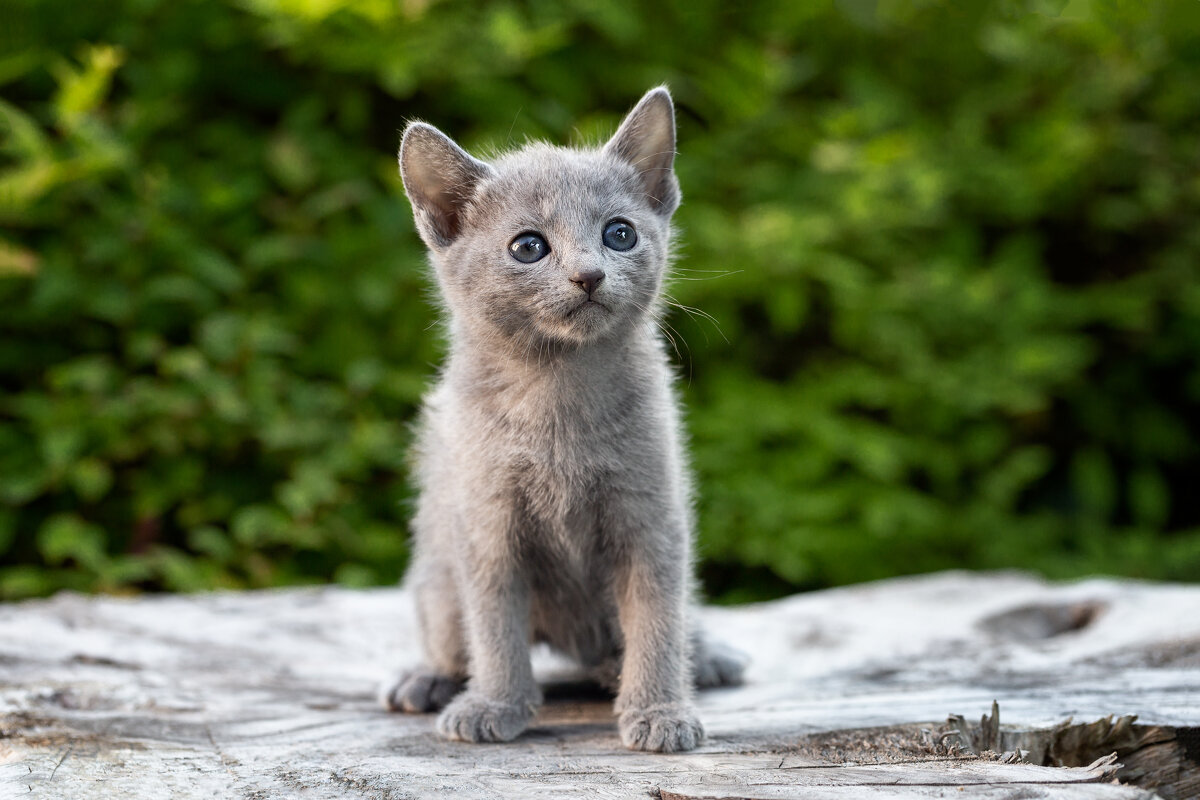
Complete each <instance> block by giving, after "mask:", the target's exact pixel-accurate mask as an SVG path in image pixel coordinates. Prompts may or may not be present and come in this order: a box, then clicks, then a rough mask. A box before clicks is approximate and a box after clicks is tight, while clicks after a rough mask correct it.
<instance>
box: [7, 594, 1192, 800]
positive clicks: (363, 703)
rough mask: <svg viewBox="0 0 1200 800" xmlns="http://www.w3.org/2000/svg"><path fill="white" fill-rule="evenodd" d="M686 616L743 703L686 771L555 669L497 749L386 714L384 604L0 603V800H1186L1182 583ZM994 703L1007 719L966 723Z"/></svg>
mask: <svg viewBox="0 0 1200 800" xmlns="http://www.w3.org/2000/svg"><path fill="white" fill-rule="evenodd" d="M704 613H705V618H706V619H705V621H706V623H707V625H708V627H709V629H710V630H712V631H713V633H714V634H715V635H716V636H717V637H718V638H721V639H723V640H725V641H727V642H728V643H729V644H732V645H734V646H737V647H739V648H741V649H743V650H746V651H747V652H750V653H751V654H752V656H753V659H754V660H753V663H752V665H751V667H750V669H749V671H748V674H747V678H748V682H747V685H746V686H744V687H741V688H737V689H726V690H718V691H713V692H707V693H704V694H702V695H701V700H700V713H701V716H702V718H703V720H704V722H705V724H706V726H707V728H708V731H709V739H708V741H707V742H706V743H705V745H704V746H703V747H702V748H701V749H700V750H698V751H696V752H694V753H690V754H684V755H676V756H660V755H650V754H643V753H632V752H629V751H626V750H624V749H622V748H621V747H620V744H619V742H618V740H617V736H616V730H615V725H614V720H613V717H612V713H611V704H610V703H609V702H608V701H607V699H605V698H603V697H602V696H600V695H598V693H597V692H595V691H594V690H584V689H582V688H581V687H580V686H579V685H578V684H577V683H573V677H572V676H571V674H570V673H569V671H568V670H566V669H565V668H564V665H563V664H562V663H561V662H558V661H556V660H555V659H554V658H553V657H552V656H550V655H549V654H546V653H538V654H537V657H536V659H535V663H536V665H537V670H538V673H539V675H540V676H541V677H542V679H543V681H544V682H546V684H547V695H548V701H547V704H546V706H545V707H544V708H543V709H542V711H541V713H540V714H539V717H538V720H537V723H536V725H535V726H534V727H533V728H532V729H531V730H530V731H529V732H528V733H526V734H525V735H523V736H522V737H521V738H519V739H518V740H517V741H515V742H513V743H510V744H507V745H468V744H461V743H451V742H444V741H441V740H439V739H437V738H436V737H435V736H434V735H433V732H432V731H433V724H432V723H433V719H432V717H430V716H408V715H402V714H388V713H385V712H384V711H383V710H382V709H380V708H379V707H378V706H377V705H376V703H375V700H374V694H375V689H376V686H377V684H378V683H379V682H380V681H381V680H382V679H383V678H384V677H385V675H386V674H387V673H388V672H390V668H396V667H400V666H402V665H403V664H406V663H411V662H412V661H414V660H415V659H416V657H417V654H416V648H415V646H414V639H413V623H412V610H411V606H410V599H409V596H408V594H407V593H406V592H405V591H403V590H401V589H385V590H371V591H351V590H346V589H339V588H332V587H326V588H315V589H296V590H286V591H269V592H248V593H240V594H239V593H232V594H209V595H196V596H159V597H139V598H131V599H130V598H112V597H99V598H88V597H81V596H78V595H69V594H65V595H60V596H57V597H55V598H52V599H50V600H46V601H36V602H29V603H21V604H15V605H8V606H3V607H0V713H2V716H0V797H43V798H64V799H65V798H71V800H88V799H89V798H110V797H122V798H134V799H136V798H164V797H173V798H199V797H205V798H211V797H220V798H274V797H306V798H360V797H361V798H409V797H430V796H442V795H444V796H454V797H463V798H492V797H531V798H533V797H546V798H550V797H554V798H558V797H585V796H586V797H639V796H641V797H649V796H658V797H662V798H667V800H672V799H673V798H706V799H707V798H721V797H730V798H752V799H754V800H767V799H768V798H770V799H773V798H794V797H805V798H851V797H853V798H860V797H876V796H878V797H884V796H888V797H913V798H925V797H936V796H947V795H949V796H954V797H986V798H1016V797H1061V798H1143V797H1152V796H1154V793H1157V794H1158V795H1159V796H1161V797H1164V798H1184V797H1195V796H1197V795H1200V780H1198V777H1197V776H1198V775H1200V771H1198V765H1197V762H1198V761H1200V746H1197V738H1196V733H1197V730H1200V587H1190V586H1175V585H1161V584H1145V583H1137V582H1130V581H1112V580H1093V581H1085V582H1081V583H1076V584H1069V585H1053V584H1047V583H1045V582H1043V581H1041V580H1038V579H1036V578H1033V577H1030V576H1028V575H1022V574H1009V573H1002V574H967V573H946V574H940V575H933V576H925V577H919V578H911V579H901V580H893V581H884V582H880V583H876V584H868V585H863V586H856V587H850V588H845V589H837V590H831V591H826V592H818V593H813V594H808V595H801V596H796V597H792V598H788V599H786V600H781V601H777V602H774V603H765V604H761V605H755V606H747V607H742V608H710V609H706V610H705V612H704ZM993 700H998V701H999V708H1000V709H1002V710H1003V714H1004V720H1005V724H1003V725H1001V724H1000V720H999V718H998V714H996V713H995V711H992V712H991V713H988V714H987V715H985V716H984V717H982V718H980V723H979V724H975V723H969V722H967V719H974V718H976V717H978V715H980V714H982V713H983V712H987V711H988V710H989V709H992V702H993ZM947 714H952V715H958V716H952V717H951V718H950V719H949V720H948V721H947V722H939V721H940V720H945V719H946V717H947ZM1134 716H1136V720H1135V719H1134V718H1133V717H1134ZM1113 753H1115V754H1116V756H1112V755H1111V754H1113ZM1022 755H1024V757H1025V758H1026V759H1028V760H1031V761H1033V762H1035V763H1026V762H1025V761H1022V760H1021V759H1022ZM1047 765H1052V766H1047ZM1122 765H1123V766H1122ZM1114 779H1119V780H1121V781H1122V783H1114V782H1113V781H1114ZM959 789H961V790H962V791H959Z"/></svg>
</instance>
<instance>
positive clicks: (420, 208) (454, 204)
mask: <svg viewBox="0 0 1200 800" xmlns="http://www.w3.org/2000/svg"><path fill="white" fill-rule="evenodd" d="M493 175H495V171H494V170H493V169H492V168H491V167H490V166H488V165H487V164H485V163H483V162H482V161H480V160H479V159H476V158H472V157H471V156H470V155H468V154H467V152H466V151H465V150H463V149H462V148H461V147H459V146H458V145H457V144H455V143H454V141H453V140H452V139H451V138H450V137H449V136H447V135H446V134H444V133H442V132H441V131H439V130H438V129H437V128H435V127H433V126H432V125H427V124H425V123H424V122H412V123H409V126H408V127H407V128H406V129H405V131H404V138H403V139H402V140H401V142H400V178H401V179H402V180H403V181H404V191H405V192H407V193H408V199H409V202H411V203H412V207H413V216H414V217H415V218H416V220H417V230H418V232H419V233H420V234H421V238H422V239H423V240H424V241H425V244H427V245H429V246H430V247H431V248H433V249H441V248H443V247H447V246H448V245H449V244H450V243H451V242H453V241H454V240H455V239H457V238H458V236H459V234H460V233H462V228H463V216H464V214H465V213H466V208H467V204H468V203H469V202H470V200H471V198H472V197H473V196H474V194H475V189H476V187H477V186H478V185H479V182H480V181H481V180H483V179H485V178H489V177H492V176H493Z"/></svg>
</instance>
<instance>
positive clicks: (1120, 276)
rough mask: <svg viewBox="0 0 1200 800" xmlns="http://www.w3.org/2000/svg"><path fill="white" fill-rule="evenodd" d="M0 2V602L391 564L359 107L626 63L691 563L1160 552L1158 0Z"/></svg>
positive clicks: (1180, 427)
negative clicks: (674, 306) (672, 116)
mask: <svg viewBox="0 0 1200 800" xmlns="http://www.w3.org/2000/svg"><path fill="white" fill-rule="evenodd" d="M9 6H11V7H12V8H11V10H6V23H5V26H4V27H5V28H6V30H5V32H4V33H0V37H4V38H0V93H2V96H3V100H0V392H2V395H0V555H2V556H3V566H2V567H0V596H5V597H20V596H26V595H34V594H40V593H45V592H49V591H52V590H54V589H57V588H62V587H70V588H77V589H82V590H105V591H119V590H125V589H129V588H167V589H181V590H190V589H200V588H208V587H214V586H230V587H237V586H266V585H279V584H288V583H296V582H306V581H318V580H329V579H334V580H339V581H343V582H346V583H351V584H371V583H378V582H390V581H393V580H395V579H396V578H397V577H398V576H399V574H400V572H401V570H402V568H403V564H404V561H405V556H406V544H405V533H404V530H405V520H406V517H407V514H408V508H407V505H406V502H405V501H406V498H407V496H408V489H407V488H406V484H405V480H404V472H405V469H404V453H405V449H406V445H407V443H408V440H409V435H408V431H407V427H406V425H407V422H408V420H410V419H411V418H412V414H413V412H414V409H415V407H416V403H417V402H418V399H419V397H420V394H421V392H422V390H423V387H424V386H425V385H426V383H427V381H428V378H429V376H430V375H431V374H432V371H433V366H432V365H433V364H435V363H436V362H437V361H438V359H439V356H440V351H441V347H442V345H441V343H440V342H439V340H438V335H437V332H436V330H434V329H431V325H432V323H433V321H434V319H435V316H436V313H435V309H434V308H433V307H432V306H431V304H430V303H429V282H428V280H427V277H426V276H425V268H424V256H423V252H422V250H421V247H420V244H419V242H418V240H417V238H416V235H415V233H414V232H413V229H412V224H411V217H410V214H409V210H408V208H407V203H406V202H405V200H404V198H403V196H402V192H401V188H400V185H399V181H398V179H397V178H396V176H395V162H394V151H395V147H396V144H397V139H398V136H397V134H398V131H399V130H400V129H401V128H402V127H403V125H404V122H405V120H406V119H409V118H412V117H421V118H425V119H429V120H431V121H433V122H435V123H436V124H438V125H439V126H441V127H443V128H444V129H446V130H447V131H449V132H451V133H452V134H454V135H455V136H456V137H457V138H459V139H460V141H463V142H464V143H465V144H466V145H468V146H469V147H474V148H476V149H484V150H486V149H487V148H494V147H504V146H506V145H507V144H509V143H510V142H519V141H522V140H523V139H525V138H526V137H541V138H549V139H551V140H554V141H558V142H568V141H588V142H595V141H598V140H599V139H600V137H602V136H603V135H605V134H606V133H608V132H610V131H611V130H612V129H613V126H614V125H615V123H616V122H617V121H618V119H619V117H620V114H621V113H622V112H623V111H624V110H625V109H626V108H627V107H628V106H629V105H630V104H631V103H632V102H633V101H634V100H636V99H637V97H638V96H640V94H641V93H642V92H643V91H644V90H645V89H646V88H647V87H649V86H651V85H654V84H656V83H659V82H664V81H665V82H667V83H669V84H670V85H671V88H672V90H673V92H674V93H675V96H676V99H677V101H678V103H679V107H680V121H679V123H680V150H681V155H680V158H679V160H678V169H679V173H680V179H681V182H682V185H683V189H684V196H685V202H684V204H683V207H682V209H681V211H680V213H679V215H678V217H677V221H678V225H679V229H680V233H681V240H682V247H681V258H680V260H679V263H678V271H677V274H676V280H675V282H674V283H673V287H672V289H671V291H672V295H673V297H674V299H675V300H676V301H677V302H678V303H679V305H680V306H684V307H693V308H699V309H703V310H704V312H706V313H707V314H710V315H711V316H712V317H713V318H715V320H716V321H717V324H716V325H714V324H712V323H710V321H709V320H707V319H704V318H703V317H702V316H700V315H699V314H695V315H689V314H688V313H687V309H686V308H685V309H683V310H681V311H678V312H676V313H675V314H673V316H672V317H671V318H670V319H669V322H670V324H671V325H672V326H673V328H674V329H676V332H677V333H676V339H677V340H680V341H679V342H678V347H679V350H680V361H681V373H682V374H683V375H684V378H685V385H686V387H685V390H684V399H685V401H686V403H687V406H688V416H689V425H690V429H691V432H692V439H693V447H692V450H693V456H694V462H695V467H696V471H697V477H698V483H699V492H698V497H699V500H698V505H699V512H700V513H699V518H700V534H701V555H702V557H703V559H704V565H703V574H704V576H705V578H706V580H707V582H708V584H709V587H710V589H711V590H712V591H713V592H714V593H716V594H718V595H720V596H721V597H723V598H726V599H738V598H749V597H759V596H765V595H769V594H772V593H778V592H781V591H786V590H788V589H790V588H795V587H817V586H826V585H831V584H837V583H844V582H850V581H858V580H864V579H870V578H876V577H881V576H885V575H890V574H896V573H907V572H916V571H922V570H931V569H940V568H946V567H959V566H961V567H972V568H992V567H1005V566H1023V567H1032V568H1036V569H1040V570H1043V571H1045V572H1047V573H1049V574H1052V575H1057V576H1071V575H1079V574H1085V573H1090V572H1097V571H1102V572H1113V573H1121V574H1128V575H1138V576H1145V577H1155V578H1170V579H1182V580H1196V579H1198V578H1200V504H1198V503H1197V500H1196V498H1195V487H1196V485H1197V477H1198V474H1200V470H1198V469H1197V467H1198V465H1200V452H1198V448H1197V441H1200V437H1198V434H1200V430H1198V429H1200V377H1198V376H1200V363H1198V362H1200V225H1198V224H1197V223H1196V220H1197V219H1198V213H1197V212H1200V179H1198V178H1197V176H1198V175H1200V126H1198V124H1197V119H1200V117H1198V115H1197V112H1198V111H1200V6H1197V4H1195V3H1190V2H1183V1H1182V0H1176V1H1174V2H1172V1H1171V0H1161V2H1147V3H1133V2H1123V1H1120V0H1092V2H1084V1H1083V0H1071V2H1067V1H1066V0H1002V1H997V2H991V3H939V2H933V1H932V0H837V1H836V2H834V1H833V0H826V1H825V2H804V3H796V2H784V1H783V0H779V1H778V2H762V3H755V4H752V5H745V6H742V5H739V4H729V3H717V2H715V1H713V0H689V2H686V3H684V2H681V1H679V0H660V2H656V3H652V4H646V3H637V4H635V3H627V2H617V1H616V0H613V1H612V2H606V3H595V2H575V1H574V0H570V1H569V2H549V0H526V2H517V1H516V0H512V1H511V2H503V1H502V0H497V1H496V2H486V3H485V2H469V3H458V4H451V3H428V2H425V1H424V0H411V1H409V0H405V2H399V3H397V2H394V0H362V1H361V2H351V1H350V0H242V1H241V2H211V1H209V2H200V0H171V1H170V2H168V1H167V0H118V2H115V3H108V4H79V3H67V2H64V0H16V2H10V3H9ZM718 326H719V330H718Z"/></svg>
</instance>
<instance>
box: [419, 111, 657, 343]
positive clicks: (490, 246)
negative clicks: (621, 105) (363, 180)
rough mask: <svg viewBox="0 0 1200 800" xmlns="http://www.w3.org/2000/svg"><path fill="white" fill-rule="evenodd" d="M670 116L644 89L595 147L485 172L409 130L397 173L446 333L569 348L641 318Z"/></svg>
mask: <svg viewBox="0 0 1200 800" xmlns="http://www.w3.org/2000/svg"><path fill="white" fill-rule="evenodd" d="M674 156H675V114H674V110H673V107H672V104H671V96H670V94H668V92H667V90H666V89H665V88H657V89H653V90H651V91H650V92H648V93H647V94H646V96H645V97H643V98H642V99H641V101H640V102H639V103H638V104H637V106H636V107H635V108H634V109H633V111H631V112H630V113H629V115H628V116H627V117H626V118H625V121H624V122H622V123H621V127H620V128H619V129H618V130H617V132H616V134H614V136H613V137H612V139H610V140H609V141H608V143H607V144H605V145H604V146H603V147H602V148H600V149H597V150H577V149H570V148H562V147H552V146H550V145H545V144H533V145H529V146H526V147H524V148H522V149H520V150H518V151H516V152H513V153H509V154H507V155H504V156H501V157H499V158H497V159H496V160H495V161H493V162H492V163H485V162H483V161H479V160H478V159H475V158H472V157H471V156H470V155H468V154H467V153H466V152H464V151H463V150H462V149H461V148H460V147H459V146H458V145H456V144H455V143H454V142H453V141H452V140H451V139H449V138H448V137H447V136H446V135H445V134H443V133H442V132H441V131H439V130H437V129H436V128H434V127H432V126H430V125H426V124H425V123H422V122H414V123H412V124H410V125H409V126H408V129H407V130H405V132H404V140H403V142H402V144H401V146H400V174H401V177H402V178H403V180H404V188H405V190H406V191H407V192H408V197H409V200H410V201H411V202H412V206H413V213H414V216H415V217H416V221H417V229H418V231H419V232H420V234H421V238H422V239H423V240H424V241H425V244H427V245H428V246H429V250H430V252H431V254H432V257H433V261H434V264H435V266H436V269H437V277H438V283H439V284H440V286H441V289H442V293H443V295H444V297H445V299H446V303H447V305H448V306H449V308H450V311H451V313H452V314H453V315H454V317H455V319H456V321H457V322H458V323H460V324H465V325H469V326H470V327H472V328H473V329H477V330H478V329H480V328H482V330H483V332H484V333H485V334H486V335H487V336H488V338H489V339H491V340H492V341H495V338H494V337H495V336H496V335H499V336H502V337H504V338H505V339H507V340H509V341H510V342H512V343H513V344H514V345H516V346H518V347H523V348H528V347H530V346H532V345H535V344H536V345H540V344H542V343H544V342H552V343H557V344H567V345H578V344H584V343H587V342H592V341H597V340H599V339H602V338H605V337H606V336H607V335H609V334H614V333H619V332H621V331H622V330H623V329H626V328H628V327H629V326H630V325H632V324H634V323H636V322H637V321H638V320H640V319H642V318H643V317H645V316H646V315H647V314H650V313H653V307H654V305H655V304H656V302H657V296H658V291H659V287H660V284H661V283H662V278H663V272H664V270H665V269H666V264H667V251H668V245H669V238H670V218H671V214H672V213H674V211H675V208H676V207H677V206H678V205H679V183H678V181H676V179H675V173H674V172H673V170H672V164H673V163H674Z"/></svg>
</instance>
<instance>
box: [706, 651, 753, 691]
mask: <svg viewBox="0 0 1200 800" xmlns="http://www.w3.org/2000/svg"><path fill="white" fill-rule="evenodd" d="M749 663H750V657H749V656H747V655H746V654H745V653H743V652H742V651H741V650H737V649H735V648H733V647H729V646H728V645H724V644H720V643H717V642H705V643H704V645H703V646H702V647H701V648H700V649H698V650H697V652H696V657H695V659H694V662H693V664H692V671H693V680H694V681H695V684H696V688H697V689H714V688H716V687H718V686H741V685H742V673H744V672H745V671H746V666H747V665H748V664H749Z"/></svg>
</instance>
